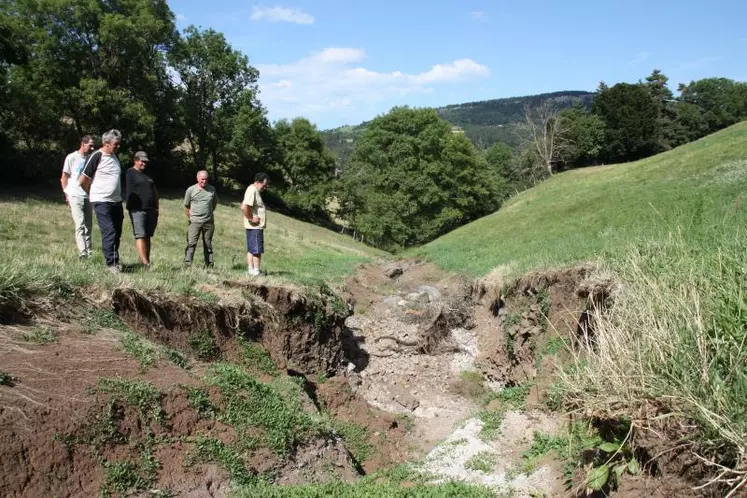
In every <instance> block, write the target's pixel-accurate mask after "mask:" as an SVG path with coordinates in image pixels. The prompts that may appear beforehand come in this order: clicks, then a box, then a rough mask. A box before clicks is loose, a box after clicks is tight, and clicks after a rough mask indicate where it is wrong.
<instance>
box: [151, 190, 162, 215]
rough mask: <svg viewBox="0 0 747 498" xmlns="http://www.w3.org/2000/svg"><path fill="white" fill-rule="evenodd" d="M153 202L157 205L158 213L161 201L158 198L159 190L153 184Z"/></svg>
mask: <svg viewBox="0 0 747 498" xmlns="http://www.w3.org/2000/svg"><path fill="white" fill-rule="evenodd" d="M153 202H154V203H155V206H156V211H158V210H159V208H160V207H161V199H160V198H159V197H158V189H157V188H156V185H155V184H153Z"/></svg>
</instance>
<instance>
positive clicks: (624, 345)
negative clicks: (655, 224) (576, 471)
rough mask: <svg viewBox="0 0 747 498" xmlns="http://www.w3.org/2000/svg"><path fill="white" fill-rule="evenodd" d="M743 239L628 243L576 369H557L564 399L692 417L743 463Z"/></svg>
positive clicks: (610, 412) (746, 272) (721, 456)
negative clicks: (608, 303) (610, 297)
mask: <svg viewBox="0 0 747 498" xmlns="http://www.w3.org/2000/svg"><path fill="white" fill-rule="evenodd" d="M715 236H716V234H714V235H713V236H712V237H715ZM709 240H710V238H709V239H707V240H703V241H700V242H701V244H703V243H706V242H708V241H709ZM746 246H747V236H746V234H745V233H744V231H743V230H741V231H737V232H736V233H733V234H732V235H731V236H730V237H722V240H721V248H720V249H719V250H716V251H710V250H705V248H704V247H703V246H702V245H701V246H698V245H695V244H693V243H691V242H687V241H685V240H684V239H683V238H682V237H678V236H675V237H672V238H671V239H669V240H666V241H658V242H657V241H651V242H649V243H646V244H639V245H638V246H636V247H633V248H631V249H630V251H629V252H628V253H627V255H626V256H625V257H624V258H622V259H621V260H620V261H618V262H617V264H616V265H615V267H616V271H615V274H616V279H617V281H618V282H620V283H621V289H622V291H621V292H619V293H618V295H616V296H615V303H614V305H613V306H612V307H611V308H609V309H607V310H596V311H595V312H594V316H593V318H594V320H593V323H594V331H593V333H594V336H593V339H592V338H591V337H587V338H585V340H582V341H581V343H580V346H579V348H580V350H579V351H577V356H576V363H575V365H574V367H575V368H573V369H570V370H569V371H567V372H563V373H562V377H561V378H562V380H563V389H564V391H565V393H566V403H567V404H568V405H570V406H575V407H581V408H584V407H594V409H595V411H597V412H598V410H599V409H603V410H604V411H605V412H606V415H607V416H608V417H609V418H613V419H614V418H619V416H620V415H626V414H628V413H644V414H645V413H650V410H645V409H643V408H644V407H645V406H658V407H660V408H659V413H651V415H652V416H657V415H659V414H660V412H662V411H663V412H665V413H666V412H669V413H671V414H672V415H674V416H675V417H682V418H684V419H690V420H696V421H697V422H698V423H699V425H700V427H701V429H702V434H701V436H700V438H701V442H702V447H704V448H705V447H710V448H719V450H718V454H717V455H716V454H714V455H713V456H714V457H717V458H718V461H719V462H721V465H724V466H726V467H731V468H739V467H741V468H744V467H745V465H747V416H746V415H745V410H744V406H745V405H744V399H745V393H747V370H745V368H744V365H745V364H747V348H746V347H745V344H747V325H746V324H747V318H746V317H747V315H746V314H745V313H744V307H745V305H747V299H746V298H745V296H747V263H745V258H744V248H745V247H746ZM607 271H611V270H607ZM722 477H723V476H722ZM732 484H734V483H732Z"/></svg>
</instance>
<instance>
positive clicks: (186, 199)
mask: <svg viewBox="0 0 747 498" xmlns="http://www.w3.org/2000/svg"><path fill="white" fill-rule="evenodd" d="M191 206H192V188H191V187H190V188H188V189H187V192H186V193H185V194H184V212H185V213H186V215H187V219H189V216H190V214H191V213H190V212H189V208H190V207H191Z"/></svg>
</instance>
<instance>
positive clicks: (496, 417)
mask: <svg viewBox="0 0 747 498" xmlns="http://www.w3.org/2000/svg"><path fill="white" fill-rule="evenodd" d="M477 418H479V419H480V420H481V421H482V429H480V439H482V440H483V441H491V440H493V439H494V438H495V436H496V435H497V434H498V432H499V431H500V430H501V425H502V424H503V412H502V411H500V410H483V411H481V412H479V413H478V414H477Z"/></svg>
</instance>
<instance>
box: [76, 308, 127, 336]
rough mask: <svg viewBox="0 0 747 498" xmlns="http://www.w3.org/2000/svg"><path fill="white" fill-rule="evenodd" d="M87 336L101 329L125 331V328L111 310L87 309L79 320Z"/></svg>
mask: <svg viewBox="0 0 747 498" xmlns="http://www.w3.org/2000/svg"><path fill="white" fill-rule="evenodd" d="M81 324H82V325H83V330H84V331H85V332H86V333H87V334H95V333H96V332H98V331H99V330H101V329H114V330H120V331H126V330H127V326H126V325H125V324H124V323H122V320H120V319H119V317H118V316H117V315H116V314H115V313H114V311H112V310H108V309H101V308H94V307H89V308H87V311H86V314H85V316H84V317H83V319H82V320H81Z"/></svg>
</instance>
